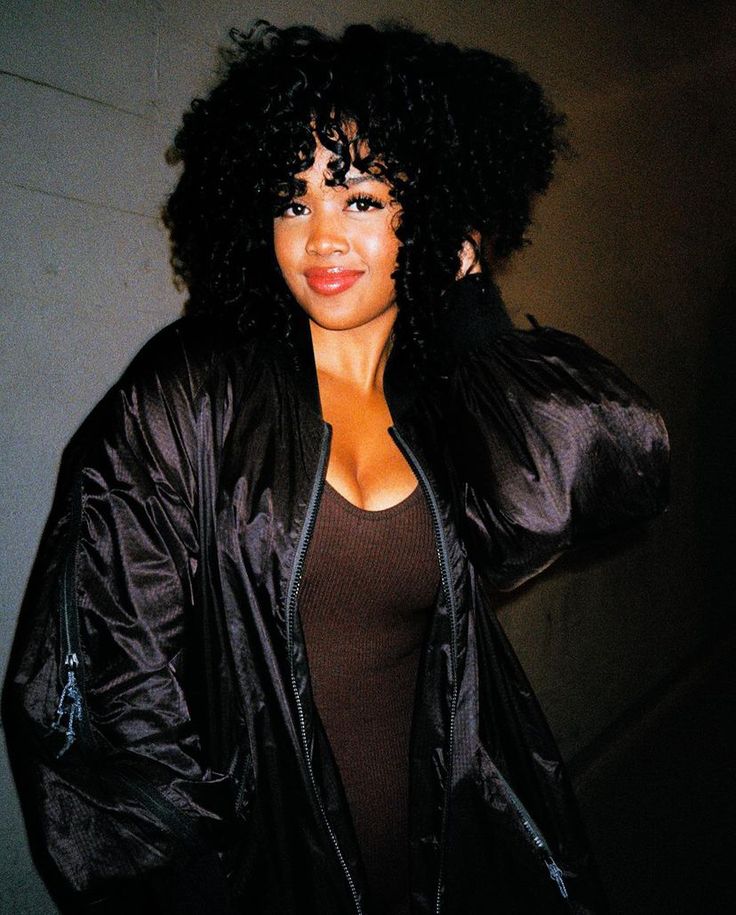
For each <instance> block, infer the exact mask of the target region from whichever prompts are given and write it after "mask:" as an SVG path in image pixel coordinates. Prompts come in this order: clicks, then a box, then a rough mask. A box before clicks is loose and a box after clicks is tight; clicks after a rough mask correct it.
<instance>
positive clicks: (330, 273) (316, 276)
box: [304, 267, 365, 295]
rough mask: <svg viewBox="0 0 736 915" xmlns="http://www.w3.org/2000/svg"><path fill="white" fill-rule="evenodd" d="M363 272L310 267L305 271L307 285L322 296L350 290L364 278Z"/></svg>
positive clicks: (339, 268) (338, 268)
mask: <svg viewBox="0 0 736 915" xmlns="http://www.w3.org/2000/svg"><path fill="white" fill-rule="evenodd" d="M364 272H365V271H363V270H346V269H345V268H344V267H310V268H309V270H305V271H304V277H305V279H306V281H307V285H308V286H309V288H310V289H312V290H313V291H314V292H318V293H319V294H320V295H337V294H338V293H339V292H345V290H346V289H350V287H351V286H352V285H353V283H355V282H357V281H358V280H359V279H360V278H361V276H363V273H364Z"/></svg>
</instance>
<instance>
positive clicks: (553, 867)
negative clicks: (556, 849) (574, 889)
mask: <svg viewBox="0 0 736 915" xmlns="http://www.w3.org/2000/svg"><path fill="white" fill-rule="evenodd" d="M544 863H545V864H546V865H547V870H548V871H549V875H550V877H551V878H552V879H553V880H554V882H555V883H556V884H557V888H558V889H559V891H560V896H562V898H563V899H567V887H566V886H565V881H564V880H563V878H562V871H561V870H560V868H559V867H558V866H557V863H556V862H555V861H554V859H553V858H552V857H547V858H545V860H544Z"/></svg>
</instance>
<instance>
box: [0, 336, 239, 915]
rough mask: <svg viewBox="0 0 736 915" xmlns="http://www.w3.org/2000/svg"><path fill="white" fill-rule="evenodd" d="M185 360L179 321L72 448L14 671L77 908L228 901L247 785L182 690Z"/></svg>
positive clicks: (192, 494)
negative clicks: (206, 755)
mask: <svg viewBox="0 0 736 915" xmlns="http://www.w3.org/2000/svg"><path fill="white" fill-rule="evenodd" d="M181 353H182V347H181V346H180V341H179V333H178V330H177V326H176V325H173V329H172V328H169V329H167V330H166V331H165V332H164V333H163V334H162V335H159V339H158V340H156V341H154V343H152V344H149V345H148V346H147V347H146V348H144V350H143V351H142V352H141V354H139V356H138V357H137V359H136V360H135V361H134V363H133V364H132V366H131V368H130V369H129V370H128V371H127V372H126V374H125V375H124V377H123V379H122V380H121V382H120V383H119V384H118V385H116V386H115V388H113V390H112V391H111V392H110V393H109V394H108V395H107V396H106V397H105V398H104V399H103V401H102V402H101V403H100V404H99V405H98V407H97V408H96V409H95V410H94V411H93V413H92V414H91V415H90V417H89V418H88V419H87V421H86V422H85V423H84V424H83V426H82V427H81V429H80V431H79V432H78V433H77V435H76V436H75V437H74V439H73V440H72V442H71V443H70V445H69V446H68V448H67V450H66V452H65V455H64V458H63V460H62V466H61V471H60V474H59V480H58V484H57V492H56V497H55V501H54V505H53V508H52V512H51V516H50V518H49V521H48V524H47V527H46V530H45V533H44V536H43V538H42V543H41V546H40V550H39V553H38V557H37V560H36V563H35V565H34V568H33V570H32V574H31V578H30V581H29V585H28V589H27V593H26V598H25V601H24V605H23V608H22V611H21V616H20V620H19V624H18V629H17V634H16V639H15V644H14V647H13V652H12V655H11V662H10V667H9V672H8V676H7V679H6V685H5V691H4V696H3V717H4V722H5V726H6V730H7V739H8V749H9V752H10V756H11V761H12V764H13V771H14V775H15V777H16V782H17V785H18V789H19V795H20V798H21V803H22V806H23V810H24V815H25V817H26V823H27V826H28V831H29V838H30V841H31V847H32V850H33V851H34V856H35V857H36V860H37V863H38V864H39V866H40V868H41V870H42V873H43V874H44V876H45V877H46V879H47V883H48V884H49V886H50V888H51V889H52V892H53V891H54V890H56V892H57V894H58V896H59V898H60V900H61V901H64V902H66V901H69V900H72V901H73V906H72V911H83V910H85V909H84V906H85V905H87V904H88V903H91V902H93V901H94V900H100V899H106V900H107V902H106V903H104V904H103V906H102V907H103V908H104V909H105V911H118V909H119V908H120V906H121V905H122V904H123V902H122V900H125V905H127V906H128V907H130V906H131V905H133V906H134V908H135V909H136V910H138V911H146V912H147V911H149V910H153V908H156V910H157V911H159V912H194V911H200V910H201V911H205V910H207V911H210V912H221V911H225V889H224V886H225V881H224V875H223V872H222V869H221V865H220V861H219V857H218V855H217V849H218V847H219V846H220V844H221V842H222V841H223V835H224V829H225V825H226V821H227V811H228V810H229V809H230V806H231V801H232V785H231V783H230V778H229V777H228V775H227V773H221V772H215V771H212V770H211V769H210V768H208V766H207V765H206V763H205V761H204V759H203V754H202V748H201V745H200V740H199V737H198V733H197V729H196V727H195V726H194V724H193V721H192V716H191V714H190V709H189V707H188V702H187V697H186V692H185V689H184V688H183V683H184V679H183V667H184V661H185V659H186V657H187V650H188V644H187V642H188V638H189V636H188V632H189V626H190V620H191V617H192V615H193V613H194V612H195V603H196V602H195V597H194V588H195V582H194V571H195V569H196V565H197V556H198V532H197V516H196V511H197V508H196V453H197V452H196V415H195V414H196V408H195V391H194V386H195V384H196V379H195V378H194V377H193V376H192V373H191V371H190V367H189V366H188V365H187V362H186V359H185V358H184V357H183V356H182V355H181ZM177 354H178V355H177ZM203 893H204V894H205V895H206V898H207V899H208V905H207V907H206V908H205V907H204V906H200V905H199V903H198V901H197V900H200V901H201V898H202V894H203ZM94 910H95V911H97V909H96V908H95V909H94Z"/></svg>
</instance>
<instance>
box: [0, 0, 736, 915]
mask: <svg viewBox="0 0 736 915" xmlns="http://www.w3.org/2000/svg"><path fill="white" fill-rule="evenodd" d="M730 8H731V5H730V4H728V3H722V4H718V3H710V4H694V3H687V2H677V0H675V2H666V3H665V2H621V0H618V2H617V0H592V2H588V3H583V2H568V3H565V4H559V3H555V2H548V0H538V2H531V0H529V2H524V0H517V2H511V0H509V2H503V0H502V2H463V3H458V4H453V3H445V2H435V3H434V4H432V8H431V10H430V9H428V8H427V7H426V6H425V5H421V6H418V7H417V9H416V10H413V9H412V8H411V5H409V4H402V3H391V2H383V3H375V4H373V6H372V15H373V16H374V17H376V18H378V17H380V16H385V15H392V16H396V15H407V16H410V17H411V19H412V21H413V23H414V24H415V25H416V26H417V27H419V28H424V29H426V30H428V31H430V32H432V33H433V34H434V35H436V36H438V37H442V38H448V39H451V40H454V41H457V42H459V43H463V44H475V45H480V46H483V47H488V48H490V49H492V50H495V51H496V52H498V53H502V54H507V55H509V56H511V57H513V58H515V59H516V60H518V61H519V62H520V63H521V64H522V65H524V66H525V67H526V68H527V69H529V70H530V71H531V72H532V74H533V75H534V76H535V77H537V78H538V79H540V80H541V81H542V82H543V83H544V84H545V85H546V86H547V87H548V89H549V91H550V93H551V95H552V97H553V98H554V99H555V100H556V101H557V103H558V104H559V105H560V106H561V107H562V108H563V109H564V110H566V111H567V112H568V115H569V120H570V128H571V133H572V137H573V141H574V144H575V146H576V147H577V150H578V153H579V156H578V158H577V160H576V161H574V162H570V163H565V164H564V165H563V167H562V168H561V170H560V176H559V180H558V181H557V183H556V184H555V185H554V186H553V189H552V190H551V191H550V193H549V194H548V196H547V197H546V198H545V199H544V200H543V201H542V202H541V203H540V205H539V207H538V211H537V214H536V223H535V228H534V231H533V238H534V245H533V246H532V247H531V248H529V249H527V250H526V251H524V252H523V253H522V254H521V255H520V256H518V257H517V258H516V260H515V261H514V262H513V264H512V265H511V266H510V268H509V269H508V270H507V271H506V272H505V274H504V276H503V277H502V278H501V283H502V287H503V289H504V291H505V294H506V297H507V301H508V304H509V306H510V308H511V311H512V314H513V315H514V317H515V318H516V319H517V321H518V322H519V323H521V324H524V323H525V319H524V315H525V314H526V313H527V312H532V313H534V314H535V315H536V317H537V318H538V319H539V320H540V321H542V322H545V323H551V324H555V325H557V326H560V327H562V328H564V329H567V330H571V331H573V332H575V333H578V334H580V335H581V336H583V337H584V338H585V339H587V340H588V341H589V342H590V343H592V344H593V345H594V346H596V347H597V348H599V349H601V350H602V351H603V352H604V353H606V354H607V355H609V356H610V357H611V358H613V359H614V360H615V361H617V362H618V363H619V364H620V365H622V366H623V367H624V368H625V369H626V370H627V371H628V372H629V373H630V374H631V375H632V376H633V377H635V378H636V379H637V380H638V381H639V382H640V383H641V385H642V386H643V387H644V388H645V389H647V390H648V391H649V392H650V393H651V394H652V395H653V396H654V397H655V399H656V400H657V401H658V402H659V403H660V404H661V405H662V408H663V410H664V413H665V416H666V418H667V420H668V423H669V426H670V430H671V436H672V442H673V449H674V463H673V505H672V508H671V510H670V512H669V513H668V514H667V515H666V516H664V517H663V518H662V519H659V520H658V521H657V522H656V523H655V524H654V525H652V527H651V530H650V532H649V534H648V536H647V537H646V538H643V539H640V540H637V541H636V542H633V543H630V544H627V545H623V546H621V547H620V548H619V549H618V550H617V551H615V552H614V553H606V554H602V555H599V556H597V557H595V558H594V560H593V561H592V564H588V565H587V566H583V565H581V564H580V563H576V564H575V565H573V564H571V563H567V564H566V565H563V567H561V568H560V569H557V570H555V571H553V572H552V573H550V574H548V575H546V576H544V577H543V579H542V580H540V581H539V582H536V583H535V584H534V586H533V587H529V588H526V589H524V590H523V591H522V592H521V593H519V594H517V595H515V596H513V597H512V598H510V599H506V600H505V602H504V603H503V605H502V606H501V607H500V613H501V615H502V618H503V621H504V623H505V625H506V627H507V630H508V632H509V634H510V636H511V638H512V640H513V642H514V644H515V645H516V647H517V649H518V651H519V653H520V655H521V658H522V661H523V662H524V664H525V665H526V667H527V670H528V672H529V674H530V675H531V677H532V680H533V682H534V684H535V686H536V687H537V689H538V691H539V695H540V698H541V699H542V701H543V704H544V706H545V708H546V710H547V712H548V714H549V716H550V720H551V723H552V725H553V727H554V729H555V731H556V733H557V735H558V738H559V741H560V744H561V747H562V750H563V752H564V754H565V756H566V757H567V758H568V759H570V760H571V761H572V762H573V764H574V765H576V766H577V768H578V769H581V768H582V767H584V766H585V765H586V760H587V761H590V760H591V759H594V758H595V756H596V754H598V753H599V752H602V751H603V749H604V748H605V744H606V743H607V742H609V743H610V741H611V740H615V739H616V735H617V733H619V731H620V730H621V728H625V722H627V721H629V720H631V715H632V709H634V710H635V709H638V708H641V707H643V706H645V705H646V703H647V702H648V701H651V700H652V697H658V696H660V695H661V693H662V692H663V690H665V689H666V688H667V686H668V684H669V683H671V682H672V681H673V679H676V677H677V672H678V670H680V669H681V668H682V667H683V666H684V665H687V663H688V661H689V659H690V658H691V657H692V656H693V653H694V652H696V651H698V650H699V649H700V647H701V646H702V645H704V644H706V643H707V642H708V641H709V640H710V639H712V638H713V636H714V634H716V633H718V632H719V631H720V630H719V626H720V625H721V623H722V622H723V620H724V619H725V618H726V607H727V604H726V598H725V595H727V594H728V593H729V591H730V593H733V590H732V588H731V585H732V584H733V572H732V571H730V570H731V569H732V568H733V565H734V564H733V561H732V560H731V559H730V557H729V556H728V555H727V554H726V552H725V548H724V544H723V541H722V540H721V539H719V537H718V534H719V533H720V530H721V529H720V528H719V526H718V525H719V522H721V521H724V522H725V520H726V519H727V499H728V497H729V496H731V495H732V494H733V490H732V489H731V491H730V492H727V491H726V489H725V488H724V486H725V484H724V482H723V480H724V479H728V474H729V473H730V474H732V471H731V470H730V467H731V466H732V459H733V457H734V442H733V433H732V432H731V426H732V422H733V413H732V412H731V413H730V416H729V415H728V414H726V412H725V411H726V410H728V409H730V403H729V398H728V396H727V394H728V390H729V388H728V384H729V383H730V390H731V391H733V390H734V387H733V348H732V345H729V342H728V337H727V334H728V333H729V332H731V313H730V306H731V303H732V302H733V289H734V284H736V265H735V264H734V241H733V239H734V212H735V211H736V208H735V207H734V202H735V201H734V182H733V178H732V168H733V162H734V137H735V136H736V123H735V121H736V117H735V115H734V105H733V98H732V97H731V92H732V89H731V81H732V73H733V66H734V63H736V60H735V57H736V54H735V53H734V47H736V44H735V43H734V23H733V21H728V19H727V15H728V14H727V11H728V10H729V9H730ZM367 9H368V8H367V7H366V5H365V3H363V2H361V3H358V2H349V0H341V2H321V3H297V2H289V3H276V2H264V3H261V4H259V5H257V6H254V5H251V4H248V3H242V4H237V5H235V4H229V3H225V2H218V0H210V2H187V3H184V2H181V0H159V2H157V0H127V2H117V0H109V2H93V0H87V2H85V0H67V2H64V3H61V2H41V0H37V2H30V0H28V2H18V0H5V2H4V4H3V5H2V8H1V9H0V131H1V132H2V149H1V151H0V187H1V188H2V195H3V207H2V219H3V223H4V225H3V230H2V232H1V233H0V263H1V264H2V274H1V278H0V289H1V294H0V309H1V311H0V314H1V320H2V326H1V327H0V347H1V348H2V358H3V361H2V365H3V382H4V383H3V385H2V393H1V394H0V396H1V397H2V401H3V404H2V408H3V430H4V434H3V436H2V446H3V454H2V460H1V461H0V485H1V487H2V492H3V496H4V504H3V511H2V519H3V531H2V549H0V566H1V568H2V594H3V600H4V608H5V612H4V613H3V615H2V623H1V625H2V636H1V638H0V670H2V669H4V666H5V661H6V658H7V652H8V650H9V646H10V642H11V639H12V633H13V627H14V622H15V616H16V613H17V607H18V605H19V603H20V599H21V594H22V591H23V588H24V585H25V580H26V577H27V574H28V571H29V568H30V564H31V561H32V558H33V555H34V551H35V548H36V545H37V542H38V538H39V535H40V532H41V528H42V525H43V522H44V519H45V516H46V514H47V512H48V509H49V505H50V499H51V494H52V487H53V482H54V475H55V471H56V467H57V462H58V457H59V454H60V452H61V449H62V447H63V445H64V443H65V442H66V440H67V439H68V438H69V436H70V435H71V433H72V432H73V431H74V429H75V428H76V427H77V425H78V424H79V422H80V421H81V419H82V418H83V417H84V415H85V414H86V413H87V412H88V410H89V409H90V407H91V406H92V405H93V404H94V403H95V402H96V400H97V399H98V398H99V397H100V395H101V394H102V393H103V392H104V390H105V389H106V388H107V386H108V385H109V384H110V383H112V381H113V380H114V379H115V378H116V376H117V375H118V374H119V372H120V371H121V370H122V369H123V367H124V366H125V365H126V363H127V362H128V360H129V359H130V357H131V356H132V354H133V353H134V352H135V351H136V349H137V348H138V347H139V345H140V344H141V343H143V341H145V340H146V339H147V338H148V337H149V336H150V335H151V334H152V333H153V332H154V331H155V330H156V329H157V328H159V327H161V326H162V325H163V324H165V323H167V322H168V321H170V320H171V319H173V318H174V317H176V315H177V314H178V313H179V310H180V307H181V296H180V295H179V294H177V293H176V291H175V290H174V289H173V287H172V285H171V282H170V276H169V269H168V266H167V246H166V240H165V238H164V235H163V232H162V229H161V226H160V224H159V221H158V218H157V211H158V208H159V206H160V203H161V201H162V198H163V196H164V194H165V193H166V191H167V189H168V188H169V186H170V184H171V181H172V180H173V175H172V174H171V173H170V171H169V170H168V168H167V167H166V166H165V165H164V160H163V153H164V150H165V148H166V146H167V144H168V143H169V141H170V139H171V136H172V133H173V130H174V129H175V127H176V124H177V120H178V117H179V116H180V113H181V111H182V109H183V107H184V105H185V104H186V102H187V101H188V100H189V99H190V97H191V96H192V95H193V94H195V93H197V92H201V91H202V90H203V89H204V87H205V86H206V85H207V81H208V79H209V74H210V72H211V70H212V67H213V64H214V61H215V48H216V46H217V45H218V43H219V42H221V41H222V40H223V38H224V37H225V35H226V33H227V29H228V28H229V27H230V26H231V25H241V26H242V25H244V24H245V23H247V22H248V21H249V20H250V19H252V18H255V17H265V18H269V19H271V21H273V22H275V23H276V24H280V25H283V24H287V23H290V22H295V21H306V22H311V23H312V24H315V25H317V26H319V27H323V28H326V29H328V30H334V29H336V28H338V27H339V26H340V25H342V24H343V23H345V22H348V21H357V20H361V19H365V18H366V12H367ZM729 69H730V72H731V79H729ZM622 722H623V724H622ZM0 782H1V784H0V791H1V792H2V797H1V798H0V809H2V811H3V816H2V817H0V912H3V913H4V912H13V913H19V912H39V913H41V912H52V911H54V908H53V906H52V905H51V903H50V902H49V901H48V898H47V896H46V894H45V891H44V889H43V887H42V886H41V884H40V883H39V881H38V879H37V878H36V876H35V874H34V872H33V869H32V866H31V863H30V860H29V858H28V854H27V851H26V847H25V840H24V834H23V829H22V825H21V821H20V816H19V813H18V808H17V805H16V801H15V798H14V794H13V790H12V787H11V785H10V783H9V776H8V773H7V766H6V764H5V760H4V757H3V758H2V760H1V761H0Z"/></svg>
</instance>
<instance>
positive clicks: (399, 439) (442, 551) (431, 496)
mask: <svg viewBox="0 0 736 915" xmlns="http://www.w3.org/2000/svg"><path fill="white" fill-rule="evenodd" d="M388 431H389V434H390V435H391V437H392V438H393V440H394V441H395V442H396V444H397V446H398V447H399V450H400V451H401V452H402V453H403V454H404V456H405V457H406V459H407V461H408V462H409V464H410V465H411V467H412V469H413V470H414V473H415V474H416V476H417V479H418V480H419V482H420V484H421V486H422V489H423V490H424V495H425V498H426V499H427V502H428V504H429V508H430V512H431V514H432V523H433V526H434V536H435V545H436V548H437V558H438V559H439V564H440V577H441V580H442V587H443V589H444V592H445V598H446V600H447V605H448V607H449V609H450V631H451V635H452V644H451V651H450V662H451V669H452V698H451V703H450V727H449V736H448V759H447V778H446V782H445V798H444V802H443V807H442V834H441V840H440V865H439V873H438V875H437V891H436V894H435V915H440V910H441V907H442V889H443V883H444V875H445V846H446V844H447V821H448V814H449V806H450V790H451V786H452V773H453V755H454V745H455V714H456V711H457V699H458V683H457V606H456V603H455V592H454V589H453V587H452V584H451V576H450V561H449V558H448V552H447V542H446V540H445V531H444V528H443V526H442V521H441V519H440V510H439V506H438V504H437V497H436V495H435V493H434V490H433V489H432V487H431V485H430V482H429V479H428V478H427V475H426V473H425V472H424V469H423V468H422V465H421V464H420V463H419V461H418V460H417V457H416V455H415V454H414V452H413V451H412V450H411V448H410V447H409V445H408V443H407V442H406V440H405V439H404V438H403V436H402V435H401V434H400V433H399V431H398V430H397V429H396V428H395V427H394V426H391V428H390V429H389V430H388Z"/></svg>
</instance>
